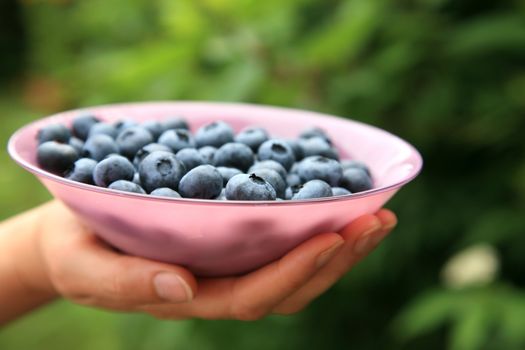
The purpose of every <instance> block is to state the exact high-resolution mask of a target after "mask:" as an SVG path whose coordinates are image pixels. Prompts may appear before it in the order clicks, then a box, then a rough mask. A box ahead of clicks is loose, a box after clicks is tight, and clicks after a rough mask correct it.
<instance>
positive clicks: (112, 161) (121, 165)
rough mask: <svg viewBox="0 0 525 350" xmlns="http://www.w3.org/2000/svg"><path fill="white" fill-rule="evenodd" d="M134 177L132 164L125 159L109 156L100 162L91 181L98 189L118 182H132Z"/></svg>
mask: <svg viewBox="0 0 525 350" xmlns="http://www.w3.org/2000/svg"><path fill="white" fill-rule="evenodd" d="M134 175H135V168H134V167H133V164H131V162H130V161H129V159H127V158H126V157H122V156H111V157H108V158H106V159H104V160H102V161H100V162H99V163H98V164H97V166H96V167H95V170H94V171H93V180H94V181H95V184H96V185H97V186H100V187H108V186H109V185H111V184H112V183H113V182H115V181H118V180H127V181H132V180H133V176H134Z"/></svg>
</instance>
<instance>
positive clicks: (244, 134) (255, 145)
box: [235, 127, 268, 152]
mask: <svg viewBox="0 0 525 350" xmlns="http://www.w3.org/2000/svg"><path fill="white" fill-rule="evenodd" d="M267 140H268V133H267V132H266V130H264V129H263V128H258V127H248V128H245V129H243V130H241V132H239V133H238V134H237V135H236V136H235V142H239V143H244V144H245V145H246V146H248V147H250V148H251V149H252V151H253V152H257V150H258V149H259V146H260V145H262V144H263V142H264V141H267Z"/></svg>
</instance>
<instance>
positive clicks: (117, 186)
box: [108, 180, 146, 194]
mask: <svg viewBox="0 0 525 350" xmlns="http://www.w3.org/2000/svg"><path fill="white" fill-rule="evenodd" d="M108 188H110V189H112V190H118V191H125V192H132V193H141V194H146V191H144V189H143V188H142V187H140V186H139V185H137V184H136V183H134V182H131V181H126V180H117V181H115V182H113V183H112V184H111V185H109V187H108Z"/></svg>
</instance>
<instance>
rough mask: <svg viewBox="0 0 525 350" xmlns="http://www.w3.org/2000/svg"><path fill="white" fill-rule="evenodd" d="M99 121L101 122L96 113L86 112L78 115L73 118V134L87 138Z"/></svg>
mask: <svg viewBox="0 0 525 350" xmlns="http://www.w3.org/2000/svg"><path fill="white" fill-rule="evenodd" d="M97 123H100V120H99V119H98V118H97V117H95V116H94V115H90V114H86V115H81V116H78V117H76V118H75V119H73V125H72V128H71V129H72V131H73V135H75V136H76V137H78V138H79V139H81V140H86V139H87V137H88V135H89V130H90V129H91V127H92V126H93V125H95V124H97Z"/></svg>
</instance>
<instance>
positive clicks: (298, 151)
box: [283, 139, 304, 162]
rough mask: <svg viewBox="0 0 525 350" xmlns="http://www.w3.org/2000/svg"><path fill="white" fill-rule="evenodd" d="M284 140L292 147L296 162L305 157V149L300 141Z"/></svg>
mask: <svg viewBox="0 0 525 350" xmlns="http://www.w3.org/2000/svg"><path fill="white" fill-rule="evenodd" d="M283 141H284V142H286V143H287V144H288V146H290V147H291V148H292V150H293V154H294V156H295V161H296V162H298V161H300V160H301V159H303V158H304V151H303V148H302V147H301V145H300V143H299V141H297V140H293V139H283Z"/></svg>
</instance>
